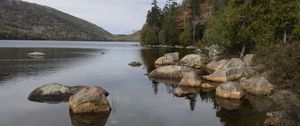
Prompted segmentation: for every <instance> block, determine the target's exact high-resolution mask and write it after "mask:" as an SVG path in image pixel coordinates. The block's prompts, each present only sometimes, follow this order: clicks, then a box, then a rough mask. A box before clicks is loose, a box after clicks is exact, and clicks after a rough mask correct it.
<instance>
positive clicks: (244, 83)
mask: <svg viewBox="0 0 300 126" xmlns="http://www.w3.org/2000/svg"><path fill="white" fill-rule="evenodd" d="M240 84H241V87H242V88H243V89H245V90H246V91H247V92H248V93H250V94H254V95H269V94H270V93H271V91H272V90H273V89H274V85H273V84H271V83H270V82H269V81H268V80H266V79H265V78H264V77H253V78H250V79H246V78H242V79H241V80H240Z"/></svg>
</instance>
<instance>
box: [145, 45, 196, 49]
mask: <svg viewBox="0 0 300 126" xmlns="http://www.w3.org/2000/svg"><path fill="white" fill-rule="evenodd" d="M143 46H144V47H151V48H177V49H183V48H186V49H195V48H197V47H195V46H187V47H184V46H181V45H175V46H171V45H143Z"/></svg>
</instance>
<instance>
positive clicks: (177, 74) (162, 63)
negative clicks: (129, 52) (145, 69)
mask: <svg viewBox="0 0 300 126" xmlns="http://www.w3.org/2000/svg"><path fill="white" fill-rule="evenodd" d="M219 54H220V51H218V47H217V46H212V47H208V48H206V49H196V50H195V51H194V54H189V55H186V56H184V57H183V58H181V59H179V53H177V52H176V53H168V54H166V55H164V56H163V57H160V58H158V59H157V60H156V61H155V64H156V65H158V67H157V68H156V69H155V70H153V71H152V72H151V73H150V74H149V77H150V79H155V78H156V79H157V78H158V79H160V80H164V81H165V80H167V79H170V80H173V81H174V80H177V81H178V84H179V86H180V88H176V89H174V90H173V94H174V95H175V96H177V97H191V96H193V95H194V94H197V92H195V90H199V88H200V90H202V91H203V90H211V89H215V94H216V96H217V98H216V102H217V104H219V105H220V106H222V107H225V108H226V109H229V110H234V109H238V108H239V107H240V106H241V101H240V99H242V98H243V97H245V99H248V100H249V102H250V104H251V105H252V106H253V107H254V108H255V109H256V110H258V111H260V112H262V111H268V110H269V109H268V108H270V107H274V105H275V106H278V105H279V106H280V108H281V110H284V111H279V112H269V113H267V116H268V118H267V119H266V120H265V122H264V125H265V126H270V125H272V126H273V125H274V126H277V125H278V126H279V125H291V126H296V125H300V123H297V121H295V120H293V119H295V118H296V119H298V120H300V115H299V113H300V109H299V108H300V98H299V97H298V95H295V93H293V92H291V91H289V90H275V86H274V85H273V84H272V83H270V81H269V79H270V77H269V76H270V73H271V72H270V71H266V72H265V71H264V66H263V65H254V63H253V58H254V55H253V54H248V55H246V56H245V57H243V58H242V59H240V58H231V59H220V56H219ZM201 70H206V71H207V72H208V73H209V74H203V73H201V72H199V71H201ZM186 87H188V88H194V90H183V89H185V88H186ZM273 111H274V110H273ZM270 113H271V114H270ZM274 113H277V114H274ZM278 113H279V114H278ZM291 113H292V114H291ZM290 115H295V116H294V117H290Z"/></svg>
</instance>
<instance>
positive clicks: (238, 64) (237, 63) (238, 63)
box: [206, 58, 245, 71]
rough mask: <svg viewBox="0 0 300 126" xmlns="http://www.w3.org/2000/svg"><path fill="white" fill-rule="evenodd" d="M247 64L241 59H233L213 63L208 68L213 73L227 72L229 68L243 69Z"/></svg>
mask: <svg viewBox="0 0 300 126" xmlns="http://www.w3.org/2000/svg"><path fill="white" fill-rule="evenodd" d="M244 65H245V63H244V62H243V61H242V60H241V59H239V58H232V59H229V60H220V61H212V62H210V63H209V64H207V66H206V68H207V69H208V70H212V71H219V70H226V69H229V68H238V69H243V68H244Z"/></svg>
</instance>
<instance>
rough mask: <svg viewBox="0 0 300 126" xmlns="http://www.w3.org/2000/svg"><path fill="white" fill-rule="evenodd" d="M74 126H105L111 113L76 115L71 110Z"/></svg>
mask: <svg viewBox="0 0 300 126" xmlns="http://www.w3.org/2000/svg"><path fill="white" fill-rule="evenodd" d="M69 114H70V118H71V122H72V125H73V126H105V124H106V122H107V119H108V117H109V114H110V113H95V114H75V113H73V112H72V111H71V110H69Z"/></svg>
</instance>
